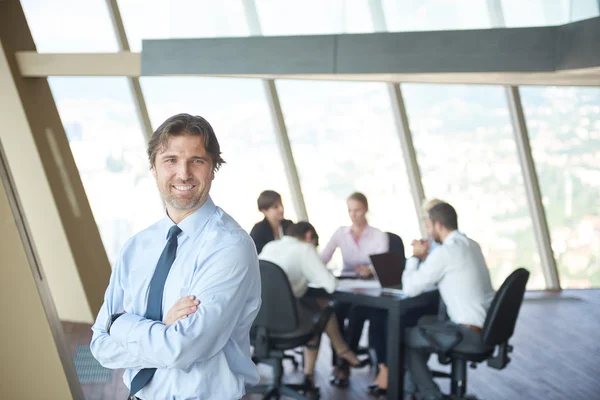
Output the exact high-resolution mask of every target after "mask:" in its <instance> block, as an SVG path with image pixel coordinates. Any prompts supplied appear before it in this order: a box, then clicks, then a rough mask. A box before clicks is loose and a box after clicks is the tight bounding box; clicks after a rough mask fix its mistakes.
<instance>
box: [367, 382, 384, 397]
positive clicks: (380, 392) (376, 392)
mask: <svg viewBox="0 0 600 400" xmlns="http://www.w3.org/2000/svg"><path fill="white" fill-rule="evenodd" d="M368 392H369V394H370V395H372V396H384V395H386V394H387V389H382V388H380V387H379V385H369V390H368Z"/></svg>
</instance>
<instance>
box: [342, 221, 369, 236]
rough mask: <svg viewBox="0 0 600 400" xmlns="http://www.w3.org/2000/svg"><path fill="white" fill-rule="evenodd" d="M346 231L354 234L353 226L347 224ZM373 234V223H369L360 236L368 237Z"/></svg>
mask: <svg viewBox="0 0 600 400" xmlns="http://www.w3.org/2000/svg"><path fill="white" fill-rule="evenodd" d="M344 233H346V234H348V235H352V226H346V227H345V230H344ZM370 234H371V225H369V224H367V225H365V229H364V230H363V232H362V235H360V238H363V237H367V236H369V235H370Z"/></svg>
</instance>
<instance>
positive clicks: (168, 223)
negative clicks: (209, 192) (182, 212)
mask: <svg viewBox="0 0 600 400" xmlns="http://www.w3.org/2000/svg"><path fill="white" fill-rule="evenodd" d="M216 208H217V206H215V203H214V202H213V201H212V199H211V197H210V196H208V197H207V199H206V202H204V204H203V205H202V207H200V208H199V209H197V210H196V211H194V212H193V213H192V214H190V215H188V216H187V217H185V218H184V219H183V221H181V222H180V223H178V224H177V226H178V227H179V228H180V229H181V231H182V232H183V233H185V234H186V235H188V236H189V237H194V236H195V235H196V234H198V233H199V232H200V231H202V228H204V226H205V225H206V223H207V222H208V220H209V219H210V217H211V216H212V215H213V213H214V212H215V210H216ZM173 225H175V224H174V223H173V221H172V220H171V218H169V215H168V214H167V211H166V210H165V217H164V218H163V224H162V231H163V234H164V237H165V239H166V237H167V235H168V233H169V229H171V227H172V226H173Z"/></svg>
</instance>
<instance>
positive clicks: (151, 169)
mask: <svg viewBox="0 0 600 400" xmlns="http://www.w3.org/2000/svg"><path fill="white" fill-rule="evenodd" d="M150 171H152V176H154V177H155V178H156V168H155V167H154V165H152V166H151V167H150Z"/></svg>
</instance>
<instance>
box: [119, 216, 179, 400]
mask: <svg viewBox="0 0 600 400" xmlns="http://www.w3.org/2000/svg"><path fill="white" fill-rule="evenodd" d="M180 233H181V229H180V228H179V227H178V226H177V225H173V226H172V227H171V229H169V233H168V235H167V244H166V245H165V248H164V250H163V252H162V254H161V255H160V258H159V259H158V264H156V269H155V270H154V275H153V276H152V280H151V281H150V290H149V292H148V306H147V307H146V315H145V317H146V318H147V319H151V320H154V321H162V298H163V291H164V288H165V281H166V280H167V276H168V275H169V270H170V269H171V265H173V261H175V255H176V254H177V236H178V235H179V234H180ZM155 372H156V368H144V369H142V370H141V371H140V372H138V373H137V374H136V375H135V377H134V378H133V380H132V381H131V390H130V393H131V395H132V396H133V395H135V394H136V393H137V392H139V391H140V390H141V389H142V388H143V387H144V386H146V385H147V384H148V382H150V379H152V377H153V376H154V373H155Z"/></svg>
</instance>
